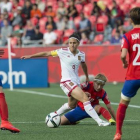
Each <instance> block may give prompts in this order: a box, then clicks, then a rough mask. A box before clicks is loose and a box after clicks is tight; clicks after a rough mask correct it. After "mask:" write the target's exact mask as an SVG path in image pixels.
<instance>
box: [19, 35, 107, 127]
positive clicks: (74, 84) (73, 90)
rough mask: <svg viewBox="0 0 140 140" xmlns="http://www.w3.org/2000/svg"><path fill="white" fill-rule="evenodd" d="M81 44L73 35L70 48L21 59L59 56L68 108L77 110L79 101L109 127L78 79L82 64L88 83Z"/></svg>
mask: <svg viewBox="0 0 140 140" xmlns="http://www.w3.org/2000/svg"><path fill="white" fill-rule="evenodd" d="M79 43H80V37H79V35H78V34H77V33H74V34H72V35H71V36H70V37H69V47H68V48H61V49H58V50H54V51H50V52H41V53H37V54H33V55H27V56H23V57H21V59H28V58H35V57H48V56H53V57H55V56H58V57H59V59H60V63H61V75H62V78H61V82H60V87H61V88H62V90H63V91H64V93H65V94H66V95H67V96H68V104H67V106H65V107H66V108H65V109H67V108H71V109H72V108H75V107H76V104H77V101H81V102H82V103H83V104H84V109H85V111H86V112H87V114H89V116H91V117H92V118H93V119H94V120H95V121H96V122H97V123H98V125H99V126H107V125H109V123H108V122H105V121H103V120H101V119H100V118H99V116H98V115H97V113H96V111H95V110H94V108H93V107H92V106H91V103H90V101H89V99H88V97H87V96H86V94H85V93H84V92H83V91H82V89H81V88H80V79H79V77H78V69H79V66H80V64H81V66H82V69H83V71H84V73H85V75H86V80H87V81H88V72H87V66H86V63H85V53H84V52H81V51H79V50H78V49H77V48H78V46H79Z"/></svg>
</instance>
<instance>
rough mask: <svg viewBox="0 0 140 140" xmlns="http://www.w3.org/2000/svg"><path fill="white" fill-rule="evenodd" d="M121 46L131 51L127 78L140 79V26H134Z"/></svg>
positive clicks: (124, 37) (125, 36)
mask: <svg viewBox="0 0 140 140" xmlns="http://www.w3.org/2000/svg"><path fill="white" fill-rule="evenodd" d="M121 48H126V49H128V53H129V65H128V69H127V73H126V80H134V79H140V28H134V29H132V30H131V31H129V32H128V33H126V34H125V35H124V36H123V38H122V45H121Z"/></svg>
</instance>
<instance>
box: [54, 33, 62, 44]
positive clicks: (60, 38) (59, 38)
mask: <svg viewBox="0 0 140 140" xmlns="http://www.w3.org/2000/svg"><path fill="white" fill-rule="evenodd" d="M54 32H55V33H56V34H57V40H56V43H57V44H60V43H61V40H62V37H63V31H62V30H55V31H54Z"/></svg>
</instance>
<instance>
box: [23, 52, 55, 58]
mask: <svg viewBox="0 0 140 140" xmlns="http://www.w3.org/2000/svg"><path fill="white" fill-rule="evenodd" d="M49 56H57V52H56V51H50V52H40V53H36V54H33V55H25V56H22V57H21V59H29V58H36V57H49Z"/></svg>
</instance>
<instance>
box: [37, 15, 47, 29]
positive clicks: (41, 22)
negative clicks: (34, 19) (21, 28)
mask: <svg viewBox="0 0 140 140" xmlns="http://www.w3.org/2000/svg"><path fill="white" fill-rule="evenodd" d="M46 22H47V17H43V18H41V19H40V20H39V27H40V28H41V27H45V26H46Z"/></svg>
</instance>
